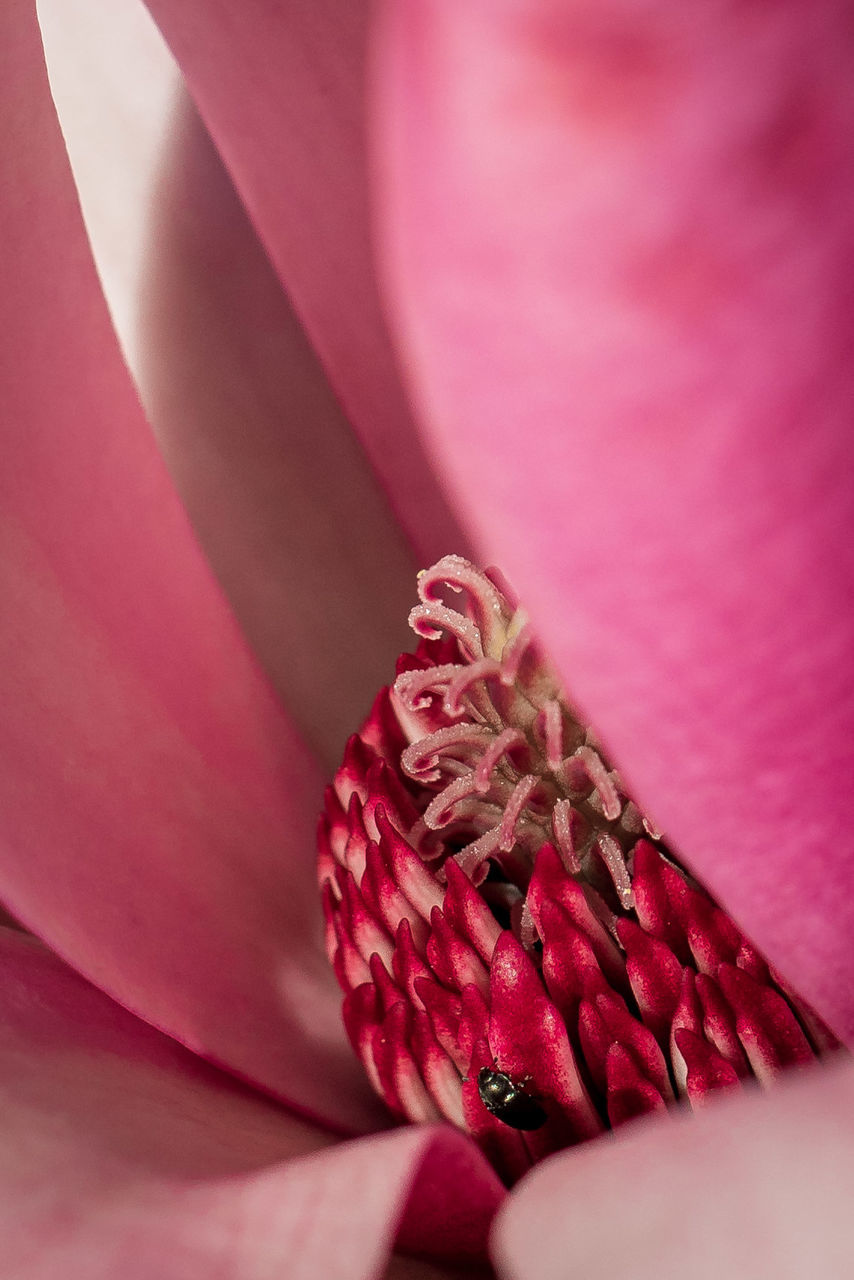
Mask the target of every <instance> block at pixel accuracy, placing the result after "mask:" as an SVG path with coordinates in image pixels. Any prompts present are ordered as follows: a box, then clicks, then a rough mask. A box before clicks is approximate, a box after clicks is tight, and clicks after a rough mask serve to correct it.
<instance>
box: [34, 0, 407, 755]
mask: <svg viewBox="0 0 854 1280" xmlns="http://www.w3.org/2000/svg"><path fill="white" fill-rule="evenodd" d="M39 15H40V20H41V24H42V29H43V32H44V37H45V48H46V55H47V61H48V68H49V71H50V75H51V85H52V89H53V92H54V95H55V98H56V101H57V109H58V113H59V116H60V120H61V123H62V127H63V133H64V137H65V139H66V142H67V145H68V148H69V156H70V160H71V164H72V169H73V171H74V174H75V180H76V183H77V186H78V189H79V191H80V194H81V203H82V208H83V213H84V218H85V220H86V223H87V231H88V233H89V236H90V239H91V241H92V245H93V254H94V257H95V261H96V264H97V265H98V268H99V273H100V275H101V278H102V280H103V281H104V289H105V294H106V297H107V302H108V304H109V306H110V309H111V313H112V315H113V316H114V317H116V325H117V329H118V331H119V336H120V338H121V340H122V345H123V349H124V350H125V351H126V352H127V353H128V355H129V363H130V367H131V369H132V371H133V373H134V376H135V378H136V381H137V384H138V386H139V389H140V394H141V398H142V402H143V405H144V407H145V410H146V414H147V417H148V419H149V421H150V422H151V424H152V427H153V429H154V432H155V435H156V437H157V439H158V443H159V445H160V447H161V449H162V451H163V453H164V456H165V459H166V463H167V467H168V468H169V471H170V474H171V476H172V479H173V480H174V482H175V484H176V487H177V489H178V493H179V495H180V497H181V501H182V503H183V505H184V507H185V509H186V511H187V514H188V515H189V517H190V521H191V523H192V525H193V527H194V529H195V531H196V533H197V535H198V537H199V539H200V541H201V544H202V548H203V550H204V552H205V556H206V558H207V559H208V560H209V562H210V563H211V565H212V566H213V569H214V572H215V573H216V575H217V577H218V579H219V581H220V583H221V584H222V586H223V588H224V590H225V592H226V594H227V596H228V599H229V602H230V604H231V606H232V608H233V609H234V611H235V614H236V616H237V619H238V622H239V623H240V627H241V630H242V632H243V634H244V636H245V637H246V639H247V640H248V642H249V644H250V646H251V648H252V651H253V653H254V654H255V656H256V657H257V658H258V659H259V661H260V662H261V663H262V665H263V666H264V668H265V669H266V670H267V671H268V672H269V673H270V675H271V676H272V678H273V680H274V683H275V685H276V690H277V692H278V693H279V695H280V697H281V699H282V701H283V702H284V704H285V706H286V707H287V708H288V710H289V711H290V713H291V714H292V715H293V716H294V718H295V720H296V722H297V724H298V726H299V728H300V730H301V731H302V733H303V735H304V736H305V737H306V739H307V741H308V742H309V743H310V744H311V745H312V746H314V747H315V748H316V750H317V751H318V753H319V754H320V755H321V756H322V758H323V759H324V764H325V767H326V768H331V767H332V766H333V764H334V763H335V761H336V760H337V758H338V757H339V756H340V752H341V750H342V749H343V744H344V742H345V741H346V739H347V736H348V735H349V733H350V732H351V731H352V726H353V724H355V723H358V722H359V721H360V720H361V718H362V717H363V716H364V714H365V711H366V710H367V708H368V707H369V706H370V703H371V701H372V699H373V696H374V692H375V690H376V688H377V687H378V685H379V684H381V683H382V681H383V680H384V679H385V677H386V673H387V671H388V670H389V669H390V667H391V665H392V664H393V662H394V659H395V657H396V656H397V654H398V653H399V651H400V649H401V648H402V646H403V645H404V643H405V625H406V624H405V618H406V612H407V609H408V603H409V597H410V594H411V583H412V578H413V574H414V572H415V565H414V563H413V561H412V559H411V554H410V553H409V552H408V550H407V548H406V543H405V537H404V535H403V533H402V531H401V530H400V529H399V528H398V526H397V525H396V523H395V521H394V520H393V518H392V516H391V513H390V511H389V509H388V505H387V503H386V502H385V501H384V499H383V495H382V492H381V489H380V487H379V485H378V484H377V482H376V480H375V479H374V477H373V474H372V471H371V467H370V465H369V463H368V462H367V461H366V460H365V458H364V456H363V455H362V452H361V449H360V448H359V445H358V443H357V442H356V441H355V439H354V437H353V434H352V431H351V429H350V427H349V424H348V423H347V421H346V420H345V418H344V416H343V413H342V411H341V409H340V407H339V405H338V403H337V401H336V399H335V396H334V395H333V393H332V391H331V389H330V387H329V384H328V382H327V379H326V376H325V374H324V372H323V370H322V369H321V367H320V365H319V363H318V360H317V357H316V355H315V353H314V351H313V349H312V347H311V345H310V343H309V342H308V340H307V338H306V335H305V333H304V332H303V330H302V327H301V325H300V323H299V321H298V320H297V319H296V317H295V315H294V313H293V310H292V307H291V305H290V303H289V301H288V299H287V298H286V297H285V295H284V293H283V291H282V288H281V285H280V283H279V281H278V278H277V277H276V275H275V274H274V272H273V270H272V268H271V266H270V264H269V262H268V260H267V257H266V255H265V253H264V251H263V249H262V248H261V246H260V245H259V243H258V239H257V237H256V235H255V232H254V231H253V229H252V227H251V226H250V224H249V222H248V219H247V217H246V214H245V212H244V210H243V208H242V206H241V205H240V202H239V200H238V198H237V196H236V195H235V192H234V190H233V188H232V186H231V182H230V180H229V178H228V177H227V175H226V173H225V171H224V169H223V167H222V164H221V162H220V160H219V157H218V156H217V154H216V152H215V150H214V148H213V146H212V145H211V142H210V139H209V138H208V136H207V133H206V131H205V129H204V127H203V125H202V124H201V123H200V122H199V120H198V117H197V116H196V114H195V112H194V110H193V108H192V106H191V105H190V103H189V102H188V100H187V98H186V95H185V94H183V93H182V92H181V86H180V75H179V73H178V70H177V68H176V66H175V64H174V61H173V60H172V59H171V57H170V55H169V52H168V50H167V49H166V47H165V45H164V44H163V41H162V38H161V36H160V34H159V32H158V31H157V28H156V27H155V26H154V23H153V21H152V19H151V18H150V16H149V15H148V12H147V10H146V9H145V8H144V6H143V4H142V0H123V2H122V3H119V4H116V3H111V0H75V3H74V4H73V5H69V4H65V3H60V4H56V3H51V2H50V0H42V3H41V4H40V7H39ZM142 54H144V55H145V56H141V55H142ZM342 527H345V528H347V529H349V530H358V536H352V537H349V538H347V539H346V540H345V539H342V537H341V528H342ZM345 631H346V637H347V642H346V643H342V634H343V632H345Z"/></svg>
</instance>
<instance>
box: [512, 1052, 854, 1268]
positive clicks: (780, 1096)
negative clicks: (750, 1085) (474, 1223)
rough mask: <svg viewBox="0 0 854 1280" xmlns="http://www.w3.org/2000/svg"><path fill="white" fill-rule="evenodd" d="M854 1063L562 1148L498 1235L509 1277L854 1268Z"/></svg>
mask: <svg viewBox="0 0 854 1280" xmlns="http://www.w3.org/2000/svg"><path fill="white" fill-rule="evenodd" d="M852 1114H854V1070H852V1067H851V1065H850V1063H845V1065H844V1066H843V1067H837V1068H834V1069H833V1070H827V1069H823V1068H821V1067H818V1068H813V1069H811V1070H810V1071H809V1072H808V1073H806V1074H805V1075H804V1076H803V1077H802V1078H800V1079H790V1080H788V1081H786V1082H785V1083H784V1084H781V1085H780V1087H779V1088H778V1089H775V1090H774V1091H773V1093H769V1094H765V1095H760V1094H755V1093H750V1094H741V1095H740V1096H739V1097H738V1098H734V1099H732V1100H727V1101H726V1102H720V1103H716V1104H715V1105H714V1106H712V1107H709V1108H708V1110H706V1111H704V1112H703V1113H702V1114H701V1115H698V1116H689V1115H681V1116H678V1117H676V1116H672V1115H668V1116H666V1117H664V1118H661V1119H655V1120H649V1119H644V1120H640V1121H637V1122H635V1123H633V1124H631V1125H629V1126H627V1127H625V1128H623V1129H620V1130H619V1132H618V1133H615V1134H614V1135H612V1136H611V1137H609V1138H607V1139H599V1140H597V1141H596V1142H595V1143H593V1144H591V1145H590V1146H586V1147H584V1148H582V1149H579V1150H576V1151H570V1152H564V1153H563V1154H561V1155H560V1156H557V1157H555V1158H554V1159H553V1160H549V1161H548V1162H546V1163H545V1164H543V1165H541V1166H540V1167H539V1168H538V1169H537V1170H535V1171H534V1172H533V1173H531V1174H530V1175H529V1176H528V1177H527V1178H525V1180H524V1182H522V1183H521V1184H520V1185H519V1186H518V1187H517V1188H516V1190H515V1191H514V1192H513V1193H512V1195H511V1196H510V1198H509V1199H508V1202H507V1206H506V1209H505V1210H504V1211H503V1212H502V1213H501V1215H500V1216H499V1219H498V1221H497V1223H496V1229H495V1234H494V1237H493V1245H494V1250H493V1251H494V1254H495V1258H496V1264H497V1267H498V1270H499V1273H500V1275H501V1276H502V1277H503V1280H558V1277H564V1276H567V1275H574V1276H583V1277H584V1280H684V1277H686V1276H690V1277H691V1280H723V1278H724V1277H725V1278H726V1280H781V1277H783V1276H791V1277H795V1276H797V1277H801V1276H804V1277H806V1276H809V1277H811V1278H812V1277H814V1278H815V1280H836V1278H837V1277H840V1276H847V1275H849V1274H850V1273H851V1269H852V1264H854V1247H852V1243H851V1230H850V1218H851V1210H850V1201H851V1195H850V1189H851V1185H852V1179H854V1123H852Z"/></svg>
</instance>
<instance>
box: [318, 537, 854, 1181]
mask: <svg viewBox="0 0 854 1280" xmlns="http://www.w3.org/2000/svg"><path fill="white" fill-rule="evenodd" d="M418 595H419V598H420V603H419V604H418V605H417V606H416V607H415V608H414V609H413V610H412V613H411V614H410V624H411V625H412V627H413V629H414V630H415V632H416V633H417V634H418V635H419V636H420V637H421V640H420V643H419V646H418V649H417V652H416V653H415V654H406V655H403V656H402V657H401V658H400V659H399V660H398V670H397V677H396V679H395V681H394V683H393V685H392V686H391V687H390V688H385V689H383V690H381V691H380V693H379V695H378V697H377V699H376V701H375V703H374V706H373V708H372V710H371V713H370V715H369V717H368V719H367V721H366V722H365V724H364V725H363V727H362V729H361V731H360V732H359V733H358V734H356V735H354V737H353V738H351V740H350V742H349V743H348V746H347V750H346V752H345V757H344V761H343V763H342V765H341V768H340V769H339V770H338V773H337V774H336V777H335V780H334V783H333V785H332V786H331V787H330V788H329V789H328V791H327V797H326V808H325V813H324V815H323V816H322V818H321V823H320V829H319V852H320V857H319V876H320V883H321V887H322V890H323V901H324V912H325V916H326V924H327V946H328V951H329V956H330V959H331V961H332V963H333V965H334V967H335V972H336V974H337V977H338V980H339V983H340V985H341V987H342V989H343V991H344V993H345V998H344V1006H343V1014H344V1021H345V1025H346V1027H347V1030H348V1033H349V1035H350V1039H351V1041H352V1043H353V1046H354V1048H355V1050H356V1052H357V1054H358V1055H359V1057H360V1058H361V1060H362V1062H363V1063H364V1066H365V1069H366V1071H367V1073H368V1076H369V1078H370V1079H371V1081H372V1083H373V1085H374V1087H375V1088H376V1090H377V1092H378V1093H379V1094H380V1095H381V1096H382V1097H383V1098H384V1099H385V1100H386V1102H387V1103H388V1105H389V1107H390V1108H391V1110H392V1111H393V1112H394V1113H395V1114H396V1115H398V1116H399V1117H401V1118H406V1119H409V1120H416V1121H418V1120H431V1121H434V1120H438V1119H442V1118H445V1119H447V1120H449V1121H451V1122H452V1123H453V1124H456V1125H458V1126H459V1127H460V1128H463V1129H465V1130H466V1131H467V1132H469V1133H470V1134H471V1135H472V1137H473V1138H474V1139H475V1140H476V1141H477V1142H478V1143H479V1144H480V1145H481V1147H482V1148H483V1150H484V1151H485V1152H486V1154H487V1155H488V1156H489V1158H490V1159H491V1160H492V1161H493V1163H494V1164H495V1166H496V1168H497V1169H498V1170H499V1172H500V1173H501V1174H502V1175H503V1176H504V1177H505V1179H506V1180H507V1181H508V1182H510V1181H513V1180H514V1179H515V1178H516V1177H517V1176H519V1175H520V1174H521V1173H522V1172H524V1170H525V1169H527V1168H528V1167H529V1166H530V1164H531V1163H533V1162H534V1161H536V1160H538V1159H540V1158H541V1157H542V1156H544V1155H548V1154H550V1153H551V1152H553V1151H556V1150H559V1149H560V1148H562V1147H564V1146H567V1145H569V1144H571V1143H574V1142H578V1141H580V1140H583V1139H585V1138H589V1137H593V1136H595V1135H596V1134H597V1133H599V1132H601V1131H602V1130H603V1129H604V1128H607V1127H609V1126H613V1125H616V1124H619V1123H620V1122H621V1121H623V1120H625V1119H629V1118H632V1117H634V1116H637V1115H640V1114H644V1113H648V1112H652V1111H656V1110H659V1109H662V1108H664V1107H666V1106H668V1105H670V1104H671V1103H672V1102H674V1101H675V1100H677V1099H678V1098H680V1097H681V1098H686V1099H687V1100H688V1102H689V1103H690V1104H691V1105H693V1106H699V1105H702V1104H703V1103H704V1102H705V1100H706V1099H707V1097H708V1096H709V1095H710V1094H712V1093H714V1092H716V1091H718V1090H721V1089H736V1088H739V1087H740V1086H741V1083H742V1082H743V1081H745V1080H748V1079H750V1078H756V1079H758V1080H759V1081H760V1082H768V1081H770V1080H771V1079H773V1078H774V1077H775V1076H776V1075H777V1074H778V1073H779V1071H781V1070H783V1069H784V1068H787V1067H791V1066H802V1065H804V1064H806V1063H808V1062H810V1061H812V1060H813V1059H814V1057H815V1056H816V1055H817V1054H818V1053H821V1052H824V1051H826V1050H829V1049H833V1048H838V1043H837V1042H836V1041H835V1039H834V1037H833V1036H832V1034H831V1033H830V1032H829V1031H828V1029H827V1028H826V1027H824V1026H823V1024H822V1023H821V1022H820V1020H819V1019H818V1018H817V1016H816V1015H815V1014H814V1013H813V1012H812V1011H811V1010H810V1009H809V1008H808V1007H807V1006H806V1005H805V1004H804V1003H803V1002H802V1001H800V1000H799V999H798V998H797V997H796V996H795V995H794V994H793V993H792V992H791V990H790V989H789V988H788V986H787V985H786V984H785V983H784V981H783V980H782V978H781V977H780V976H779V975H778V974H777V973H775V972H774V971H773V970H772V969H771V967H770V966H769V965H768V964H767V962H766V961H765V960H764V959H763V957H762V956H761V955H760V954H759V953H758V951H757V950H756V948H755V947H753V946H752V945H751V943H750V942H749V941H748V940H747V939H746V938H744V936H743V935H742V934H741V933H740V931H739V930H738V928H737V927H736V925H735V924H734V923H733V922H732V921H731V920H730V919H729V917H728V916H727V915H726V914H725V913H724V912H723V911H722V910H721V909H720V908H719V907H717V906H716V904H715V903H714V902H713V901H712V899H711V898H710V897H709V895H708V894H707V893H706V892H705V891H704V889H703V888H702V887H701V886H700V885H699V884H697V883H696V881H695V880H694V879H693V878H692V877H691V876H690V875H689V874H688V873H687V872H686V871H685V869H684V868H682V867H681V866H680V865H679V863H678V861H677V860H676V859H675V857H674V856H673V854H672V853H671V852H670V851H669V850H668V849H667V848H666V846H665V845H664V844H663V843H662V841H661V837H660V836H659V834H658V832H657V831H656V830H655V828H654V826H653V824H652V823H651V822H650V821H649V820H648V819H647V818H645V817H644V816H643V815H642V814H641V813H640V811H639V810H638V808H637V806H636V805H635V804H634V803H633V801H632V800H631V799H630V798H629V797H628V796H627V795H626V794H625V791H624V789H623V786H622V783H621V781H620V778H619V776H618V774H617V773H616V772H615V770H614V769H613V768H612V767H611V765H610V764H609V762H608V761H607V759H606V758H605V756H604V755H603V753H602V750H601V748H600V747H599V745H598V744H597V742H596V740H595V738H594V737H593V735H592V734H591V732H590V730H589V729H587V728H585V726H584V725H583V724H582V723H581V722H580V720H579V719H578V718H577V717H576V716H575V714H574V713H573V712H572V710H571V709H570V707H569V705H568V702H567V700H566V698H565V697H564V695H563V692H562V689H561V686H560V683H559V681H558V679H557V677H556V675H555V673H554V671H553V670H552V668H551V667H550V665H549V663H548V662H547V660H546V658H545V657H544V655H543V653H542V651H541V650H540V648H539V646H538V645H537V643H536V640H535V638H534V636H533V634H532V632H531V628H530V625H529V623H528V620H527V617H526V615H525V613H524V611H523V610H522V609H521V608H520V607H519V606H518V604H517V603H516V601H515V600H514V598H513V595H512V592H511V591H510V590H509V588H508V587H507V586H506V584H504V583H503V582H502V581H501V579H500V577H499V575H498V574H497V573H495V572H493V571H490V572H482V571H481V570H478V569H476V568H475V567H474V566H473V565H471V564H469V563H468V562H467V561H465V560H463V559H462V558H461V557H459V556H445V557H443V559H442V560H440V561H439V562H438V564H436V565H434V566H433V568H431V569H429V570H427V571H425V572H423V573H421V574H420V575H419V579H418ZM449 601H454V602H457V603H459V606H460V607H453V605H452V604H451V603H449Z"/></svg>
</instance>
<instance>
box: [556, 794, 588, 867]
mask: <svg viewBox="0 0 854 1280" xmlns="http://www.w3.org/2000/svg"><path fill="white" fill-rule="evenodd" d="M573 825H574V815H573V808H572V804H571V803H570V801H569V800H558V801H557V802H556V803H555V807H554V809H553V810H552V828H553V830H554V836H555V840H556V841H557V847H558V852H559V853H560V856H561V861H562V862H563V865H564V866H565V867H566V869H567V871H568V872H569V873H570V875H578V874H579V873H580V871H581V861H580V859H579V857H578V852H577V850H576V847H575V837H574V833H573Z"/></svg>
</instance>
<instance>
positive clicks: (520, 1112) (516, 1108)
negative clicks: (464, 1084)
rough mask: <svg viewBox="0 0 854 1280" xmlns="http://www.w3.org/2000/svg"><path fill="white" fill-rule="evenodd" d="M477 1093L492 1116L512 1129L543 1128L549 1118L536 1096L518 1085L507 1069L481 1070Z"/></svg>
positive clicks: (486, 1068)
mask: <svg viewBox="0 0 854 1280" xmlns="http://www.w3.org/2000/svg"><path fill="white" fill-rule="evenodd" d="M477 1092H478V1094H479V1096H480V1100H481V1102H482V1103H483V1105H484V1106H485V1107H486V1109H487V1111H488V1112H489V1113H490V1115H493V1116H495V1118H496V1120H500V1121H501V1122H502V1124H506V1125H509V1126H510V1128H511V1129H525V1130H529V1131H530V1130H532V1129H541V1128H542V1126H543V1125H544V1124H545V1123H546V1120H547V1119H548V1116H547V1115H546V1113H545V1111H544V1110H543V1108H542V1107H541V1106H540V1104H539V1102H537V1100H536V1098H532V1097H531V1095H530V1094H529V1093H526V1092H525V1090H524V1088H523V1087H522V1086H521V1085H519V1084H515V1083H514V1081H513V1080H511V1078H510V1076H508V1075H507V1074H506V1073H505V1072H504V1071H493V1070H492V1068H491V1067H481V1069H480V1071H478V1073H477Z"/></svg>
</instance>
